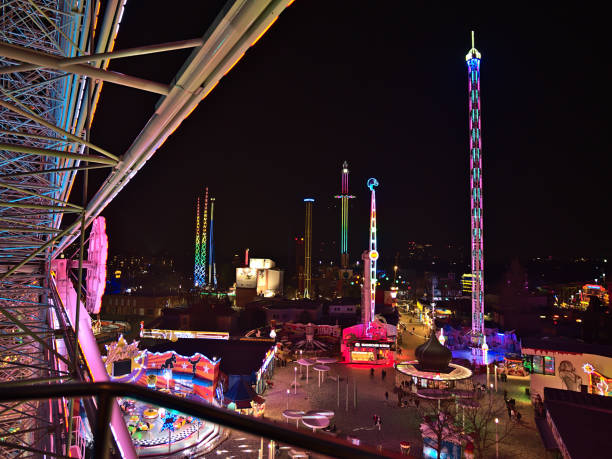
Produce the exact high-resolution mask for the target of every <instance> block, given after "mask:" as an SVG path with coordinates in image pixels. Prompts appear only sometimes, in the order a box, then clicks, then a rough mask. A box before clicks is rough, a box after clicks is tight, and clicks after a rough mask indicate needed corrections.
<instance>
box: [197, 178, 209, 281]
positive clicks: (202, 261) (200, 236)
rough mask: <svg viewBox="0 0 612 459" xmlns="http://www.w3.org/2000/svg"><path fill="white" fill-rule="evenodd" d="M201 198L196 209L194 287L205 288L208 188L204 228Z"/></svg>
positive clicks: (204, 210) (205, 198)
mask: <svg viewBox="0 0 612 459" xmlns="http://www.w3.org/2000/svg"><path fill="white" fill-rule="evenodd" d="M200 209H201V207H200V197H199V196H198V201H197V209H196V237H195V262H194V267H193V285H194V286H195V287H204V286H205V285H206V243H207V227H208V187H207V188H206V193H205V195H204V209H203V212H202V226H200Z"/></svg>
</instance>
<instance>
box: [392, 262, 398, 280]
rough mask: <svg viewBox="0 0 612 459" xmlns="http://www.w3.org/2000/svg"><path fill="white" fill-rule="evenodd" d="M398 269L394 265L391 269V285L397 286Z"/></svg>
mask: <svg viewBox="0 0 612 459" xmlns="http://www.w3.org/2000/svg"><path fill="white" fill-rule="evenodd" d="M398 269H399V266H397V265H395V266H394V267H393V283H394V284H397V270H398Z"/></svg>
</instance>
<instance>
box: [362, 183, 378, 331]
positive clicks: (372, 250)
mask: <svg viewBox="0 0 612 459" xmlns="http://www.w3.org/2000/svg"><path fill="white" fill-rule="evenodd" d="M367 186H368V188H369V189H370V192H371V198H370V245H369V250H368V255H369V259H370V305H369V306H370V310H369V311H368V312H369V314H368V315H367V316H366V322H365V323H366V326H367V329H369V328H370V324H371V323H372V322H373V321H374V315H375V313H376V281H377V279H376V261H377V260H378V250H376V190H374V187H377V186H378V180H376V179H375V178H370V179H368V182H367Z"/></svg>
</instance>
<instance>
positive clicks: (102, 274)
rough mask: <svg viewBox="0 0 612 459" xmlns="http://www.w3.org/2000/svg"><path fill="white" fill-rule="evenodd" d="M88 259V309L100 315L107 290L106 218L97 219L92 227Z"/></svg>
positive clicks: (86, 280) (86, 279)
mask: <svg viewBox="0 0 612 459" xmlns="http://www.w3.org/2000/svg"><path fill="white" fill-rule="evenodd" d="M87 257H88V260H87V277H86V278H85V282H86V285H87V297H86V308H87V310H88V311H89V312H90V313H92V314H98V313H99V312H100V307H101V306H102V295H104V289H105V288H106V259H107V257H108V237H107V236H106V219H105V218H104V217H96V218H95V219H94V221H93V223H92V225H91V234H90V236H89V249H88V251H87Z"/></svg>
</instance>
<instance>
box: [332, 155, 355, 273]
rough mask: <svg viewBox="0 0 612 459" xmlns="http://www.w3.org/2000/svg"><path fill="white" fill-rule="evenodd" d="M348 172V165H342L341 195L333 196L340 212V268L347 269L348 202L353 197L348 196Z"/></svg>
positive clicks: (345, 163)
mask: <svg viewBox="0 0 612 459" xmlns="http://www.w3.org/2000/svg"><path fill="white" fill-rule="evenodd" d="M348 184H349V170H348V163H347V162H346V161H344V163H342V194H340V195H337V196H334V197H335V198H336V199H340V200H341V201H340V202H341V211H340V267H341V268H342V269H347V268H348V265H349V254H348V200H349V199H353V198H354V197H355V196H351V195H349V194H348V192H349V186H348Z"/></svg>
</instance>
